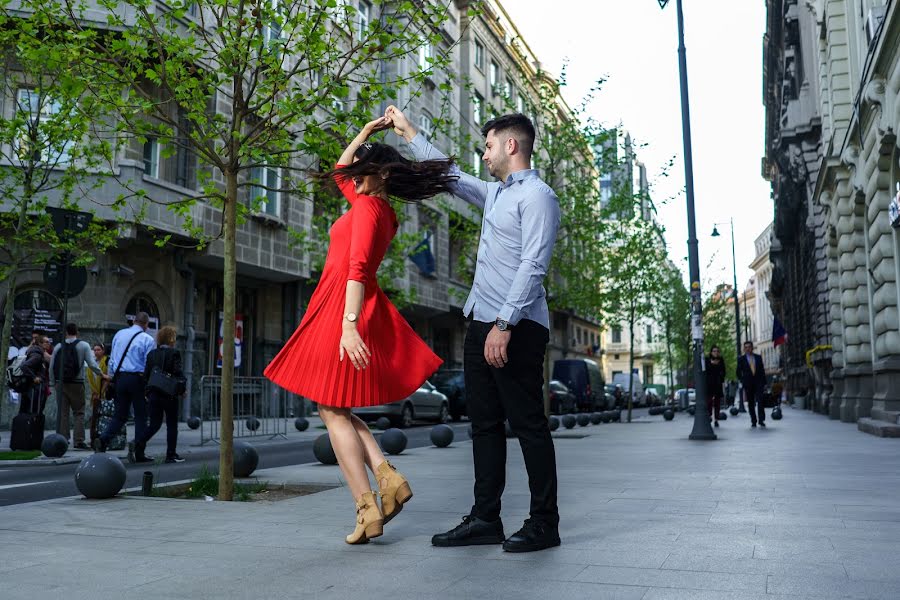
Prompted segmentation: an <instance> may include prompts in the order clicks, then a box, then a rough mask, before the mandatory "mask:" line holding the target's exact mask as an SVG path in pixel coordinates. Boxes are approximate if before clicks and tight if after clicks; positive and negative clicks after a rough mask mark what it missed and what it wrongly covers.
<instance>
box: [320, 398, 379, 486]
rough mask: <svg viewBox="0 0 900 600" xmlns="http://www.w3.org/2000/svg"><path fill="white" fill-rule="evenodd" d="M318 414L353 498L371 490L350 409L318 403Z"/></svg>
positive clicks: (364, 453)
mask: <svg viewBox="0 0 900 600" xmlns="http://www.w3.org/2000/svg"><path fill="white" fill-rule="evenodd" d="M319 416H320V417H322V421H323V422H324V423H325V427H327V428H328V435H329V437H330V438H331V447H332V448H334V454H335V456H337V459H338V465H339V466H340V467H341V472H342V473H343V474H344V478H345V479H346V480H347V485H348V486H349V487H350V493H351V494H353V498H354V500H355V499H357V498H359V497H360V496H362V495H363V494H364V493H366V492H369V491H371V490H372V486H371V484H370V483H369V475H368V474H367V473H366V450H365V446H364V444H363V442H362V441H361V440H360V437H359V434H358V433H357V431H356V427H355V426H354V422H353V417H352V415H351V413H350V409H349V408H333V407H330V406H322V405H319ZM370 435H371V434H370Z"/></svg>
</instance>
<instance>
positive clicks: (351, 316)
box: [347, 313, 356, 323]
mask: <svg viewBox="0 0 900 600" xmlns="http://www.w3.org/2000/svg"><path fill="white" fill-rule="evenodd" d="M347 320H348V321H350V322H351V323H352V322H353V321H355V320H356V313H347Z"/></svg>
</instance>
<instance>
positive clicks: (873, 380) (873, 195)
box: [764, 0, 900, 435]
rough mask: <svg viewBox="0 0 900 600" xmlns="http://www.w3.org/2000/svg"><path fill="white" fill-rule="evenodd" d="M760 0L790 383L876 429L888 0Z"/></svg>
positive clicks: (889, 310) (892, 176) (895, 160)
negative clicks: (763, 2)
mask: <svg viewBox="0 0 900 600" xmlns="http://www.w3.org/2000/svg"><path fill="white" fill-rule="evenodd" d="M768 8H769V23H768V30H767V35H766V48H765V56H766V58H765V65H766V68H765V78H766V82H765V94H766V107H767V145H766V159H765V167H764V168H765V174H766V176H767V177H768V178H769V179H770V180H771V181H772V182H773V193H774V194H775V203H776V209H775V223H774V238H773V243H772V248H771V251H770V253H771V256H772V261H773V263H774V272H773V278H772V284H771V291H772V306H773V311H774V312H775V314H776V315H777V316H783V319H782V322H783V323H784V325H785V327H786V329H787V331H788V335H789V340H790V341H789V343H788V347H787V349H786V364H785V370H786V376H787V380H788V390H789V392H790V393H795V394H796V393H805V392H809V393H808V394H807V399H808V402H807V405H808V406H811V407H812V408H813V409H814V410H817V411H819V412H822V413H825V414H828V415H829V416H831V418H834V419H841V420H843V421H846V422H855V423H859V427H860V428H861V429H865V430H867V431H872V432H874V433H879V434H882V435H886V434H888V433H889V432H891V431H896V430H897V427H896V423H897V416H898V415H900V330H898V305H900V296H898V287H897V283H898V280H900V273H898V268H900V262H898V257H900V238H898V230H897V228H896V226H892V223H891V221H890V217H889V207H890V204H891V202H892V200H893V198H894V196H895V194H896V186H897V183H898V181H900V147H898V144H897V136H896V132H897V130H898V127H900V112H898V109H900V101H898V100H900V56H898V53H897V48H898V46H900V7H898V5H897V3H895V2H886V1H885V0H861V1H853V2H850V1H848V0H816V1H813V2H799V1H796V0H769V2H768ZM894 225H896V224H894ZM809 400H811V401H809Z"/></svg>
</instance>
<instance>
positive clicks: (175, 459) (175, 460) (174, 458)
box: [166, 454, 184, 463]
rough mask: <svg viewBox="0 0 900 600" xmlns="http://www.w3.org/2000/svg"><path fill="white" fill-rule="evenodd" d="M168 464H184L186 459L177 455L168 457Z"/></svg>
mask: <svg viewBox="0 0 900 600" xmlns="http://www.w3.org/2000/svg"><path fill="white" fill-rule="evenodd" d="M166 462H167V463H183V462H184V459H183V458H181V457H180V456H178V455H177V454H173V455H172V456H167V457H166Z"/></svg>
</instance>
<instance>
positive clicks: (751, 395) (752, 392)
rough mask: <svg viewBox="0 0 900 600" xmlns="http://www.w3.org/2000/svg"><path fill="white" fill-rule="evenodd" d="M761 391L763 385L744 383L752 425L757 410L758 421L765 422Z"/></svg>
mask: <svg viewBox="0 0 900 600" xmlns="http://www.w3.org/2000/svg"><path fill="white" fill-rule="evenodd" d="M762 392H763V386H761V385H753V384H750V385H746V384H745V385H744V394H746V396H747V410H748V411H750V421H751V422H752V423H753V424H754V425H755V424H756V422H757V416H756V415H757V411H759V417H758V420H759V422H760V423H765V422H766V408H765V406H763V399H762Z"/></svg>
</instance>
